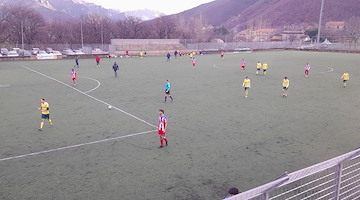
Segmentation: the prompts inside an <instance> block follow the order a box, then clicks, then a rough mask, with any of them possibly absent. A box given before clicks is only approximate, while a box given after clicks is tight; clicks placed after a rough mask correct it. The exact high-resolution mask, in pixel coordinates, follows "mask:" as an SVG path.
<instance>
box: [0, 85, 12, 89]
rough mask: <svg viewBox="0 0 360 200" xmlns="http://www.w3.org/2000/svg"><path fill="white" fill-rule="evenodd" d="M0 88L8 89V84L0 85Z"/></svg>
mask: <svg viewBox="0 0 360 200" xmlns="http://www.w3.org/2000/svg"><path fill="white" fill-rule="evenodd" d="M2 87H10V85H9V84H4V85H0V88H2Z"/></svg>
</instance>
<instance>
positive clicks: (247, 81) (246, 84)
mask: <svg viewBox="0 0 360 200" xmlns="http://www.w3.org/2000/svg"><path fill="white" fill-rule="evenodd" d="M242 87H243V88H244V89H245V98H247V97H248V94H249V89H250V87H251V82H250V79H249V77H245V79H244V81H243V84H242Z"/></svg>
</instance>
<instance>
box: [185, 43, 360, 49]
mask: <svg viewBox="0 0 360 200" xmlns="http://www.w3.org/2000/svg"><path fill="white" fill-rule="evenodd" d="M186 47H187V48H188V49H194V50H200V51H203V50H205V51H206V50H208V49H210V50H219V51H220V50H223V51H233V50H236V49H239V48H244V47H247V48H251V49H286V48H290V49H324V50H326V49H328V50H360V45H358V44H354V43H331V44H320V45H316V44H313V43H305V42H303V43H301V42H229V43H192V44H186Z"/></svg>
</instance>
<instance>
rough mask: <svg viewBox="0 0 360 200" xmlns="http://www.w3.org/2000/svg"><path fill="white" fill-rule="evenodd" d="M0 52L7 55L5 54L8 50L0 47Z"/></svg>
mask: <svg viewBox="0 0 360 200" xmlns="http://www.w3.org/2000/svg"><path fill="white" fill-rule="evenodd" d="M0 53H1V54H2V55H7V54H8V53H9V50H8V49H7V48H1V49H0Z"/></svg>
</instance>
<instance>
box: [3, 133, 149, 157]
mask: <svg viewBox="0 0 360 200" xmlns="http://www.w3.org/2000/svg"><path fill="white" fill-rule="evenodd" d="M155 131H156V130H152V131H145V132H140V133H134V134H130V135H124V136H119V137H115V138H107V139H103V140H97V141H93V142H86V143H82V144H75V145H70V146H65V147H59V148H56V149H49V150H45V151H39V152H34V153H28V154H23V155H19V156H12V157H7V158H1V159H0V162H2V161H7V160H14V159H18V158H26V157H30V156H36V155H40V154H45V153H52V152H55V151H62V150H66V149H72V148H77V147H83V146H86V145H90V144H98V143H102V142H109V141H112V140H120V139H123V138H128V137H134V136H138V135H143V134H146V133H151V132H155Z"/></svg>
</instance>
